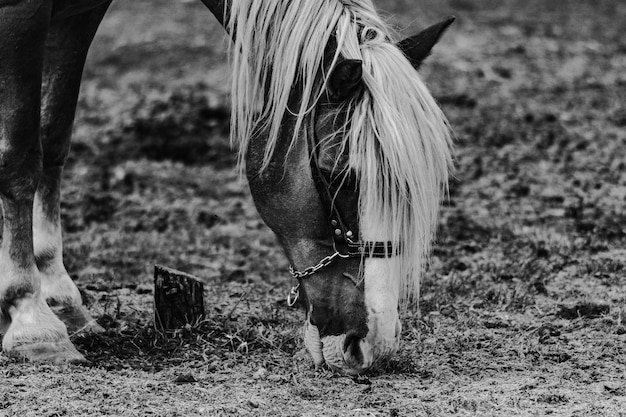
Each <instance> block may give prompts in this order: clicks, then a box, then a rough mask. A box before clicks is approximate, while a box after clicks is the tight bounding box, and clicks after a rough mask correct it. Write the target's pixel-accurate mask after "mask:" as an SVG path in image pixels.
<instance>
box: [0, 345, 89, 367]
mask: <svg viewBox="0 0 626 417" xmlns="http://www.w3.org/2000/svg"><path fill="white" fill-rule="evenodd" d="M7 354H8V355H9V356H12V357H16V358H19V359H26V360H29V361H31V362H49V363H72V364H88V363H89V361H88V360H87V359H85V357H84V356H83V355H82V354H81V353H80V352H78V350H76V348H75V347H74V345H72V343H71V342H70V341H69V340H66V341H59V342H33V343H25V344H21V345H17V346H13V347H12V348H11V349H10V350H9V351H8V352H7Z"/></svg>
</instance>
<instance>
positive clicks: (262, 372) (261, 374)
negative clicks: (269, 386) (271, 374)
mask: <svg viewBox="0 0 626 417" xmlns="http://www.w3.org/2000/svg"><path fill="white" fill-rule="evenodd" d="M267 374H268V372H267V369H265V368H263V367H260V368H259V369H258V370H257V371H256V372H255V373H254V374H253V375H252V378H254V379H261V380H263V379H266V378H267Z"/></svg>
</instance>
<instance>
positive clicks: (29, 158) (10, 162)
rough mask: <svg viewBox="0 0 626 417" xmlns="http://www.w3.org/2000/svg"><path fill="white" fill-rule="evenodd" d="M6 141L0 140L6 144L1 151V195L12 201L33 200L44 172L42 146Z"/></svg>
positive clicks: (0, 142) (0, 143) (1, 143)
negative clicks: (24, 145) (27, 145)
mask: <svg viewBox="0 0 626 417" xmlns="http://www.w3.org/2000/svg"><path fill="white" fill-rule="evenodd" d="M3 142H4V143H3ZM6 142H8V141H3V140H0V145H5V146H4V150H3V151H1V152H0V195H2V196H4V197H5V198H7V199H9V200H11V201H24V200H26V201H32V199H33V196H34V195H35V191H36V190H37V186H38V184H39V179H40V177H41V172H42V153H41V146H40V145H39V143H36V144H34V145H31V147H30V148H25V147H23V146H19V145H18V144H15V143H14V142H17V141H13V142H8V143H6Z"/></svg>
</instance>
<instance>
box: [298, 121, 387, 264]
mask: <svg viewBox="0 0 626 417" xmlns="http://www.w3.org/2000/svg"><path fill="white" fill-rule="evenodd" d="M314 120H315V119H314V115H312V117H311V119H310V121H309V123H308V135H307V136H308V147H309V160H310V165H311V175H312V177H313V181H314V183H315V188H316V189H317V194H318V195H319V196H320V200H321V202H322V206H323V207H324V209H325V210H327V217H328V227H329V228H330V230H331V235H332V238H333V246H334V248H335V250H336V251H337V252H338V253H339V254H340V255H342V257H350V258H362V257H365V258H387V257H390V256H393V255H396V254H397V252H398V247H397V245H396V247H394V244H393V243H392V242H389V241H387V242H379V241H363V240H361V238H360V236H359V230H358V226H355V227H356V230H351V228H350V227H349V226H348V224H349V223H348V222H347V221H346V220H345V218H344V216H343V215H342V213H341V211H340V209H339V207H338V206H337V204H336V203H335V202H336V199H337V198H338V192H339V190H340V188H341V186H342V185H343V184H338V185H337V184H336V182H338V181H333V179H332V178H330V179H329V178H328V176H327V174H325V173H324V172H323V171H322V169H321V168H320V166H319V163H318V161H319V158H320V155H319V149H320V147H319V146H318V145H317V143H316V140H315V127H314V124H315V122H314ZM339 182H342V181H339ZM355 191H356V192H357V193H358V188H357V189H356V190H355ZM356 222H357V225H358V219H356Z"/></svg>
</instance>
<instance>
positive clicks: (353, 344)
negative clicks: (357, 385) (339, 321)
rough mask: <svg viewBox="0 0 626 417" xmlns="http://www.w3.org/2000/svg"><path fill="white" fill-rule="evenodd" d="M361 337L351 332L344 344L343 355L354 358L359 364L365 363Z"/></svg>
mask: <svg viewBox="0 0 626 417" xmlns="http://www.w3.org/2000/svg"><path fill="white" fill-rule="evenodd" d="M361 340H363V339H361V337H359V335H358V333H357V332H354V331H349V332H348V333H346V339H345V340H344V342H343V353H344V355H348V356H350V357H352V358H353V359H354V360H356V361H357V362H363V352H362V351H361Z"/></svg>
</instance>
